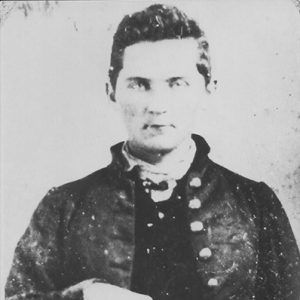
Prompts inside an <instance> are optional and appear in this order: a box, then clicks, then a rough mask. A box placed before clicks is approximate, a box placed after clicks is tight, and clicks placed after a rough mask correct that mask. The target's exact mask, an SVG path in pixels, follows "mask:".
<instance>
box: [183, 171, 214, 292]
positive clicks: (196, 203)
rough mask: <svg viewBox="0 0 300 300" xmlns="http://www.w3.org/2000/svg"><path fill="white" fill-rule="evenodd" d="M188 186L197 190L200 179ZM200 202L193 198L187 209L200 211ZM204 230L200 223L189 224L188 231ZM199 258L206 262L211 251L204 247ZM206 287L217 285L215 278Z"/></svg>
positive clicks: (192, 181)
mask: <svg viewBox="0 0 300 300" xmlns="http://www.w3.org/2000/svg"><path fill="white" fill-rule="evenodd" d="M189 185H190V187H191V188H199V187H200V186H201V185H202V182H201V179H200V178H199V177H193V178H192V179H191V180H190V182H189ZM201 205H202V203H201V200H200V199H198V198H196V197H194V198H192V199H191V200H190V201H189V204H188V207H189V208H190V209H200V208H201ZM203 229H204V225H203V223H202V222H201V221H193V222H191V224H190V230H191V231H192V232H200V231H202V230H203ZM198 254H199V257H200V258H201V259H203V260H207V259H209V258H210V257H211V256H212V251H211V250H210V248H208V247H205V248H203V249H201V250H200V251H199V253H198ZM207 285H208V286H210V287H215V286H218V285H219V282H218V280H217V278H210V279H209V280H208V282H207Z"/></svg>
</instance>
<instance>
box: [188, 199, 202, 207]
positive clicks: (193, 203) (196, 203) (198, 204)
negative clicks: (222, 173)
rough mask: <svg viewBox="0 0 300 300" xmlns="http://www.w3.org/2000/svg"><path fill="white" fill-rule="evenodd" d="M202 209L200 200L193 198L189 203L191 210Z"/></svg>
mask: <svg viewBox="0 0 300 300" xmlns="http://www.w3.org/2000/svg"><path fill="white" fill-rule="evenodd" d="M200 207H201V201H200V199H198V198H193V199H191V200H190V201H189V208H191V209H198V208H200Z"/></svg>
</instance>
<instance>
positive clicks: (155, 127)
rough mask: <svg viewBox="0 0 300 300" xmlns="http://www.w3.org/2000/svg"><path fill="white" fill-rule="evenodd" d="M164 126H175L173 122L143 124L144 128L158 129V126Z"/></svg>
mask: <svg viewBox="0 0 300 300" xmlns="http://www.w3.org/2000/svg"><path fill="white" fill-rule="evenodd" d="M164 127H172V128H175V126H174V125H173V124H145V125H144V129H147V128H154V129H159V128H164Z"/></svg>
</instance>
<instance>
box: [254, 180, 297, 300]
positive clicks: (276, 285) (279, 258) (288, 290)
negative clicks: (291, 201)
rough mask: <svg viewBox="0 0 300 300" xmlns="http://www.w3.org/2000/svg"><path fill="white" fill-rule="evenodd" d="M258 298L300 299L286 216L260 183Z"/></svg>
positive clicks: (271, 192)
mask: <svg viewBox="0 0 300 300" xmlns="http://www.w3.org/2000/svg"><path fill="white" fill-rule="evenodd" d="M259 202H260V229H259V232H260V233H259V265H258V277H257V278H258V281H257V287H258V289H257V299H272V300H283V299H284V300H299V299H300V255H299V249H298V246H297V243H296V240H295V237H294V234H293V232H292V229H291V226H290V222H289V220H288V218H287V215H286V213H285V211H284V209H283V207H282V205H281V203H280V201H279V200H278V198H277V196H276V195H275V193H274V192H273V191H272V190H271V189H270V188H269V187H268V186H267V185H266V184H265V183H260V197H259Z"/></svg>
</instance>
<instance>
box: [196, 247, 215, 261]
mask: <svg viewBox="0 0 300 300" xmlns="http://www.w3.org/2000/svg"><path fill="white" fill-rule="evenodd" d="M199 256H200V257H201V258H203V259H208V258H210V257H211V256H212V252H211V250H210V249H209V248H203V249H202V250H200V251H199Z"/></svg>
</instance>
